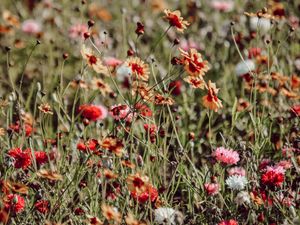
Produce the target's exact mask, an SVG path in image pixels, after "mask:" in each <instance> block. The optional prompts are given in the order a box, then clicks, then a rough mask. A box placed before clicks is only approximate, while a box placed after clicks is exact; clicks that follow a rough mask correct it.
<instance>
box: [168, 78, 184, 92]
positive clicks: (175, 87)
mask: <svg viewBox="0 0 300 225" xmlns="http://www.w3.org/2000/svg"><path fill="white" fill-rule="evenodd" d="M181 89H182V83H181V81H180V80H175V81H172V82H170V84H169V91H170V92H171V94H172V95H175V96H177V95H180V94H181Z"/></svg>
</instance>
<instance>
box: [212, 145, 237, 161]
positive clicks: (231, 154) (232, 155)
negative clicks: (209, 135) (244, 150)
mask: <svg viewBox="0 0 300 225" xmlns="http://www.w3.org/2000/svg"><path fill="white" fill-rule="evenodd" d="M212 155H213V156H214V157H215V158H216V160H218V161H219V162H222V163H224V164H228V165H232V164H236V163H237V162H238V161H240V157H239V153H238V152H236V151H233V150H232V149H226V148H224V147H219V148H217V149H216V150H215V151H214V152H213V154H212Z"/></svg>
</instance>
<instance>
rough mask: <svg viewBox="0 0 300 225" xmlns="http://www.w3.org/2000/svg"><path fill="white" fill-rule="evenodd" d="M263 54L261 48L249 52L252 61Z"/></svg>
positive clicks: (251, 49)
mask: <svg viewBox="0 0 300 225" xmlns="http://www.w3.org/2000/svg"><path fill="white" fill-rule="evenodd" d="M260 54H261V48H250V49H249V50H248V58H249V59H252V58H255V57H256V56H259V55H260Z"/></svg>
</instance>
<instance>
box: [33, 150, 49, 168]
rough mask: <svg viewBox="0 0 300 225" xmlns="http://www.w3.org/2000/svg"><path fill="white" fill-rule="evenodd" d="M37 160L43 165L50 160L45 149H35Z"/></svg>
mask: <svg viewBox="0 0 300 225" xmlns="http://www.w3.org/2000/svg"><path fill="white" fill-rule="evenodd" d="M34 157H35V161H36V163H37V164H38V165H42V164H45V163H47V162H48V156H47V153H46V152H44V151H35V152H34Z"/></svg>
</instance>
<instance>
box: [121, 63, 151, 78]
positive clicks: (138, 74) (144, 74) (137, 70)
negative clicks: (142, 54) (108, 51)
mask: <svg viewBox="0 0 300 225" xmlns="http://www.w3.org/2000/svg"><path fill="white" fill-rule="evenodd" d="M125 65H127V66H128V67H129V68H130V69H131V72H132V75H133V76H134V78H135V79H137V80H143V81H148V79H149V73H150V72H149V66H148V64H147V63H145V62H144V61H143V60H141V59H140V58H138V57H130V58H128V59H127V60H126V61H125Z"/></svg>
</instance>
